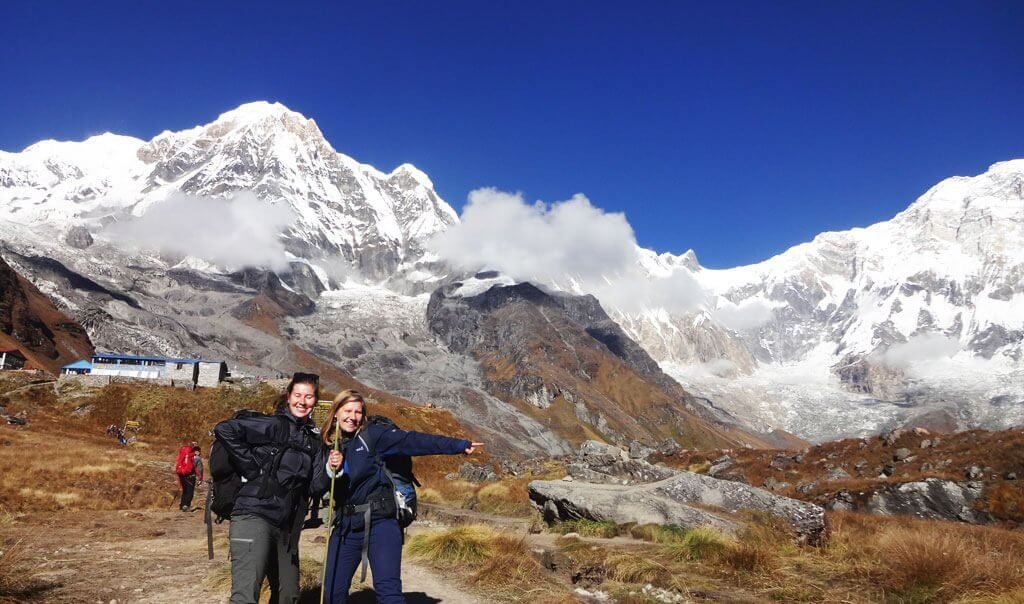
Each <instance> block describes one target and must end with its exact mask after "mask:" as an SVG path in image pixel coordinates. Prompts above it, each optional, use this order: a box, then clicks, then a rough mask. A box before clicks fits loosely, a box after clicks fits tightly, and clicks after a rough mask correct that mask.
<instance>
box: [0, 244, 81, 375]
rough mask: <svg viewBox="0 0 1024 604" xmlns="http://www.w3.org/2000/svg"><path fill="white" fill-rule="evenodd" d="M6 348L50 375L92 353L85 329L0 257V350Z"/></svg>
mask: <svg viewBox="0 0 1024 604" xmlns="http://www.w3.org/2000/svg"><path fill="white" fill-rule="evenodd" d="M6 348H17V349H19V350H21V351H22V353H23V354H24V355H25V357H26V358H27V359H28V360H29V361H30V362H31V364H32V366H34V367H37V368H40V369H44V370H46V371H49V372H50V373H53V374H57V373H60V368H61V367H62V366H64V365H66V364H68V363H73V362H74V361H77V360H79V359H87V358H89V357H91V356H92V352H93V345H92V342H91V341H90V340H89V335H88V334H87V333H86V331H85V329H84V328H82V326H81V325H79V324H78V323H77V322H76V321H74V320H73V319H71V318H70V317H68V316H67V315H66V314H64V313H63V312H61V311H60V310H59V309H57V307H56V306H54V304H53V302H52V301H51V300H50V299H49V298H48V297H47V296H46V295H45V294H43V293H42V292H40V291H39V289H38V288H36V286H34V285H33V284H32V283H30V282H29V281H28V280H27V279H25V278H24V277H22V276H21V275H19V274H18V273H17V272H15V270H14V269H12V268H11V267H10V265H8V264H7V263H6V262H5V261H4V259H3V258H2V257H0V349H6Z"/></svg>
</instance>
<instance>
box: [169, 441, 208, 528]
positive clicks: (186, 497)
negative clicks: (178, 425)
mask: <svg viewBox="0 0 1024 604" xmlns="http://www.w3.org/2000/svg"><path fill="white" fill-rule="evenodd" d="M174 473H175V474H177V475H178V486H180V487H181V511H182V512H188V511H190V510H191V509H192V495H194V494H195V492H196V480H197V479H198V481H199V482H202V481H203V459H202V456H201V455H200V452H199V444H198V443H192V444H190V445H185V446H184V447H182V448H181V449H179V450H178V462H177V463H176V464H175V466H174Z"/></svg>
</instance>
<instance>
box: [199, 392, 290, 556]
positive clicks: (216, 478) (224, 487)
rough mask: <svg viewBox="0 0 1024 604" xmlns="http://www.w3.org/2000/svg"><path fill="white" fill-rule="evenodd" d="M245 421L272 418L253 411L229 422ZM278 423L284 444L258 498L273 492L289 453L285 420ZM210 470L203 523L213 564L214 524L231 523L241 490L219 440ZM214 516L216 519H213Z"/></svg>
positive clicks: (239, 479) (238, 414)
mask: <svg viewBox="0 0 1024 604" xmlns="http://www.w3.org/2000/svg"><path fill="white" fill-rule="evenodd" d="M247 417H271V416H268V415H267V414H266V413H260V412H259V411H253V410H252V409H242V410H240V411H236V412H235V414H234V415H232V416H231V419H241V418H247ZM278 421H279V422H280V424H281V426H280V428H281V432H282V433H283V434H284V435H285V439H286V440H285V442H282V443H277V453H276V454H275V455H274V458H273V460H271V462H270V468H269V470H268V471H266V472H264V473H263V482H262V484H261V485H260V491H259V495H258V497H260V498H263V497H266V496H268V495H269V494H270V491H271V489H273V488H275V487H276V485H275V484H274V477H275V476H276V475H277V468H278V467H279V466H280V465H281V458H282V457H284V452H285V451H287V450H288V448H289V443H288V442H287V439H288V434H289V430H288V420H287V419H285V418H283V417H278ZM208 459H209V468H210V488H209V489H208V490H207V492H206V510H205V512H204V522H205V523H206V537H207V539H206V541H207V553H208V554H209V557H210V560H213V523H214V522H216V523H217V524H220V523H221V522H224V521H225V520H230V519H231V512H232V511H233V510H234V507H235V498H236V497H238V491H239V489H241V488H242V477H241V476H240V475H239V474H238V472H237V471H235V467H234V466H233V465H232V464H231V457H230V456H229V455H228V451H227V448H225V447H224V443H222V442H221V441H220V439H214V441H213V446H212V447H210V456H209V458H208ZM214 516H216V518H214Z"/></svg>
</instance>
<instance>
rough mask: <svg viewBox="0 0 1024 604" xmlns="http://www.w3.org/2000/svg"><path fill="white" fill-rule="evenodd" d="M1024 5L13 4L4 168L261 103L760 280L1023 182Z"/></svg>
mask: <svg viewBox="0 0 1024 604" xmlns="http://www.w3.org/2000/svg"><path fill="white" fill-rule="evenodd" d="M1022 32H1024V2H1020V1H1016V0H1011V1H985V0H979V1H971V2H942V1H933V0H930V1H922V2H899V1H877V2H831V1H828V2H821V1H817V0H813V1H811V0H809V1H806V2H788V1H778V2H735V1H724V2H701V3H690V2H681V1H680V2H675V1H669V0H665V1H650V2H649V1H644V0H641V1H637V2H622V1H617V2H597V1H572V2H570V1H565V2H561V1H558V0H544V1H539V2H532V1H520V2H490V1H480V0H472V1H464V0H443V1H441V2H412V1H410V2H401V3H399V2H388V1H381V0H373V1H360V2H349V1H335V2H318V3H314V2H291V3H285V2H273V3H261V2H220V1H214V2H210V1H203V2H185V1H178V2H138V1H132V2H81V1H75V2H64V3H61V2H29V1H17V2H10V1H8V2H5V3H4V5H3V7H2V8H0V45H2V46H0V115H2V116H3V117H2V119H0V149H3V150H8V151H20V150H21V149H23V148H24V147H25V146H27V145H29V144H31V143H32V142H35V141H37V140H40V139H44V138H57V139H76V140H77V139H82V138H84V137H86V136H88V135H91V134H96V133H99V132H103V131H113V132H118V133H122V134H129V135H133V136H138V137H141V138H149V137H152V136H153V135H155V134H157V133H158V132H160V131H162V130H164V129H172V130H176V129H182V128H187V127H191V126H194V125H197V124H200V123H206V122H209V121H211V120H213V119H214V118H215V117H216V116H217V115H218V114H219V113H222V112H223V111H226V110H228V109H231V108H233V107H235V106H237V105H239V104H241V103H243V102H247V101H252V100H258V99H267V100H272V101H280V102H282V103H284V104H286V105H288V106H289V107H291V108H292V109H294V110H296V111H299V112H301V113H303V114H305V115H306V116H308V117H312V118H313V119H315V120H316V121H317V123H318V124H319V125H320V128H321V129H322V130H323V132H324V134H325V135H326V136H327V138H328V140H329V141H330V142H331V143H332V144H333V145H334V147H335V148H336V149H338V150H339V151H341V152H343V153H346V154H348V155H351V156H353V157H355V158H356V159H358V160H360V161H363V162H367V163H370V164H373V165H375V166H377V167H378V168H380V169H383V170H390V169H392V168H394V167H395V166H397V165H398V164H400V163H403V162H411V163H414V164H416V165H417V166H419V167H420V168H422V169H423V170H424V171H425V172H427V173H428V174H429V175H430V176H431V178H432V179H433V180H434V183H435V185H436V186H437V189H438V190H439V192H440V193H441V194H442V195H443V196H444V197H445V198H446V199H447V200H448V201H449V202H450V203H451V204H452V205H453V206H455V207H456V209H460V208H461V206H462V205H463V204H464V203H465V199H466V194H467V193H468V192H469V191H470V190H472V189H474V188H478V187H482V186H496V187H498V188H501V189H503V190H509V191H522V192H523V193H524V194H525V195H526V197H527V199H530V200H533V199H544V200H547V201H553V200H557V199H567V198H568V197H570V196H571V195H572V194H573V193H576V192H583V193H585V194H586V195H587V196H588V197H590V199H591V201H592V202H593V203H594V204H595V205H597V206H599V207H601V208H604V209H606V210H608V211H622V212H625V213H626V216H627V218H628V219H629V221H630V223H631V224H632V225H633V227H634V229H635V231H636V234H637V238H638V240H639V242H640V244H641V245H644V246H646V247H650V248H653V249H656V250H658V251H672V252H677V253H678V252H682V251H684V250H685V249H687V248H693V249H695V250H696V252H697V254H698V257H699V258H700V259H701V261H702V263H704V264H705V265H707V266H712V267H726V266H735V265H739V264H746V263H750V262H755V261H758V260H762V259H764V258H767V257H769V256H771V255H774V254H776V253H778V252H781V251H783V250H784V249H786V248H787V247H789V246H791V245H793V244H796V243H799V242H801V241H806V240H809V239H810V238H812V237H813V236H814V235H815V234H817V233H819V232H821V231H824V230H840V229H847V228H850V227H853V226H864V225H867V224H870V223H873V222H877V221H879V220H885V219H888V218H889V217H891V216H892V215H894V214H895V213H896V212H898V211H900V210H901V209H903V208H905V207H906V206H907V205H908V204H909V203H910V202H911V201H913V199H915V198H916V197H917V196H918V195H919V194H921V193H922V192H923V191H924V190H926V189H927V188H928V187H929V186H931V185H932V184H934V183H935V182H937V181H939V180H941V179H942V178H944V177H947V176H952V175H958V174H959V175H966V174H976V173H979V172H982V171H984V170H985V168H987V166H988V165H989V164H991V163H993V162H995V161H1000V160H1004V159H1010V158H1020V157H1024V120H1022V115H1024V33H1022Z"/></svg>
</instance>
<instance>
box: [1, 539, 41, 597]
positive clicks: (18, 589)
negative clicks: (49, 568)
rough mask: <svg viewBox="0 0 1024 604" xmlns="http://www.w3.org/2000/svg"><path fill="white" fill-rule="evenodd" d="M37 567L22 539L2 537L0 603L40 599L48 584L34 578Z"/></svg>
mask: <svg viewBox="0 0 1024 604" xmlns="http://www.w3.org/2000/svg"><path fill="white" fill-rule="evenodd" d="M35 568H36V563H35V560H33V559H32V558H31V557H30V556H29V555H28V552H27V551H26V548H25V546H24V545H23V543H22V542H21V541H15V540H12V539H0V604H7V603H9V602H10V603H14V602H27V601H30V600H36V599H38V597H39V594H41V593H42V592H43V591H45V590H46V588H47V586H46V585H45V584H43V583H41V582H39V581H36V580H35V579H33V578H32V573H33V572H34V571H35Z"/></svg>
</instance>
